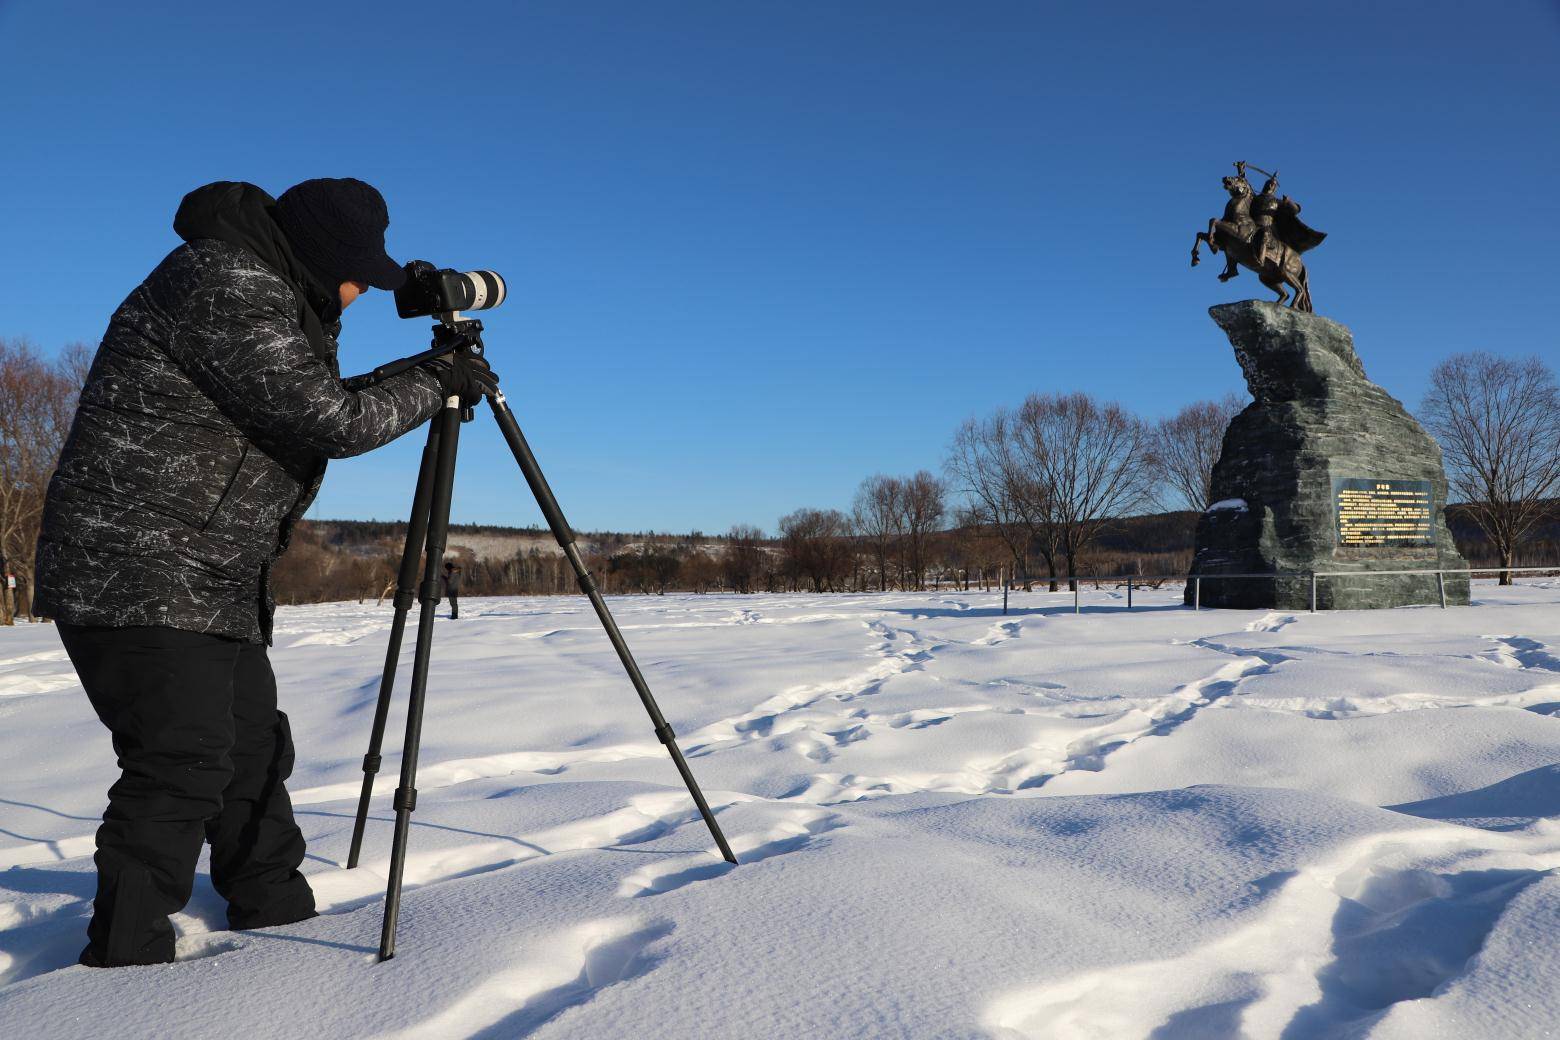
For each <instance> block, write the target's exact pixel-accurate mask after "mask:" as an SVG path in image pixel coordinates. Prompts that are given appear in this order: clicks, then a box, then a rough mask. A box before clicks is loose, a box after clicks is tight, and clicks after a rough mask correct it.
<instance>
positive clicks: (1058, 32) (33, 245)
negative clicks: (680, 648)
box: [0, 0, 1560, 531]
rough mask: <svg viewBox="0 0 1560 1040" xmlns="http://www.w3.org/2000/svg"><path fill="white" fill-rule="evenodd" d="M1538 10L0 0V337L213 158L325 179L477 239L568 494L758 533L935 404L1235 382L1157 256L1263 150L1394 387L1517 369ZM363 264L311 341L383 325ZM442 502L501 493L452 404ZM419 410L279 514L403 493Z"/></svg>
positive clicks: (491, 516) (105, 277)
mask: <svg viewBox="0 0 1560 1040" xmlns="http://www.w3.org/2000/svg"><path fill="white" fill-rule="evenodd" d="M1557 70H1560V8H1557V6H1556V4H1555V3H1554V2H1553V0H1493V2H1481V3H1467V2H1444V0H1442V2H1435V0H1428V2H1427V0H1415V2H1411V3H1409V2H1375V0H1372V2H1365V3H1362V2H1359V0H1350V2H1347V3H1335V2H1326V3H1308V4H1304V5H1272V4H1267V5H1255V4H1244V5H1238V4H1230V3H1228V2H1217V3H1183V2H1176V3H1158V2H1156V3H1135V4H1109V3H1092V4H1083V3H1065V4H1064V3H1049V4H1044V3H1038V2H1022V3H1020V2H1002V3H996V2H991V3H979V2H970V3H962V4H953V3H945V2H894V3H888V2H873V3H868V2H851V3H821V2H818V3H807V2H802V3H795V2H786V3H781V2H763V3H725V2H719V3H717V2H685V3H683V2H669V3H643V2H627V0H622V2H601V3H583V2H549V3H523V4H521V3H483V2H465V3H458V4H435V3H417V4H408V3H400V2H387V3H377V4H338V3H329V2H324V3H322V2H318V0H315V2H311V3H294V2H291V0H271V2H267V3H263V4H253V3H251V4H225V3H211V2H201V3H172V2H158V3H153V4H131V3H115V2H108V0H99V2H97V3H79V2H70V0H48V2H40V0H0V93H3V97H4V98H5V106H4V113H5V119H4V125H5V135H4V146H3V149H4V150H3V153H0V155H3V158H0V189H3V192H4V200H5V201H4V206H3V209H0V243H3V246H4V248H3V250H0V335H7V336H18V335H20V336H27V337H30V338H31V339H33V340H34V341H35V342H37V343H38V344H40V345H41V346H43V347H45V348H46V349H51V350H52V349H55V348H57V347H58V346H60V345H61V344H64V343H67V342H70V341H73V340H85V341H88V342H91V343H95V342H96V341H97V339H98V338H99V336H100V335H101V334H102V331H103V328H104V326H105V325H106V323H107V320H108V317H109V315H110V313H111V312H112V311H113V309H114V307H115V306H116V305H117V304H118V303H119V301H120V300H121V299H122V298H123V297H124V296H125V294H126V293H127V292H128V291H129V290H130V289H131V288H132V287H133V286H134V285H135V284H136V283H137V282H138V281H139V280H140V279H141V278H142V277H143V276H144V275H145V274H146V272H147V271H149V270H150V269H151V268H152V267H153V266H154V265H155V264H156V263H157V262H158V260H159V259H161V257H162V256H163V255H164V254H165V253H166V252H167V251H168V250H169V249H170V248H172V247H173V246H174V245H175V244H176V240H175V238H174V236H173V233H172V230H171V228H170V223H171V220H172V216H173V211H174V208H175V206H176V205H177V203H178V201H179V198H180V197H181V196H182V195H183V194H184V193H185V192H186V191H188V190H190V189H191V188H193V187H196V186H197V185H200V184H203V183H206V182H208V181H212V180H219V179H230V180H249V181H253V182H255V183H257V184H260V185H261V186H263V187H265V188H266V189H268V190H270V191H271V192H273V193H277V192H280V191H281V190H282V189H284V188H286V187H287V186H288V185H290V184H292V183H294V182H296V181H299V180H302V179H305V178H308V177H316V176H355V177H361V178H364V179H365V180H368V181H370V182H372V183H374V184H375V185H377V186H378V187H379V188H380V189H381V190H382V191H383V192H384V194H385V196H386V198H387V199H388V200H389V204H390V212H391V220H392V224H391V228H390V235H389V243H390V251H391V255H393V256H396V257H397V258H399V259H403V260H404V259H409V258H412V257H424V258H428V259H432V260H435V261H437V262H439V263H440V264H441V265H449V266H462V267H473V266H483V267H492V268H495V269H497V270H499V271H501V272H502V273H503V274H504V275H505V276H506V277H507V278H508V279H509V284H510V287H511V296H510V302H509V303H507V304H506V305H505V307H504V308H503V309H502V310H501V311H497V312H493V314H492V315H491V318H490V320H489V321H488V322H487V324H488V329H489V333H488V341H489V345H490V353H491V357H492V360H493V362H494V366H495V368H497V369H498V370H499V371H500V373H502V375H503V377H504V387H505V389H506V391H507V392H508V394H509V396H510V399H511V401H512V403H513V405H514V406H515V409H516V411H517V412H518V413H519V415H520V420H521V424H522V426H523V427H524V428H525V429H526V431H527V433H528V435H529V436H530V438H531V441H532V444H533V446H534V447H535V449H536V452H537V454H538V456H539V458H540V459H541V461H542V464H543V466H544V468H545V469H546V470H547V472H548V474H549V476H550V477H551V479H552V482H553V485H554V487H555V489H556V490H557V492H558V495H559V498H560V499H561V501H562V502H563V504H564V507H565V509H566V510H567V512H568V513H569V515H570V518H571V520H573V521H574V523H575V525H576V526H578V527H581V528H613V529H620V530H643V529H647V528H649V529H656V530H686V529H690V528H695V527H697V528H701V529H703V530H705V531H720V530H724V529H725V528H726V527H728V526H729V525H731V524H732V523H736V522H751V523H757V524H759V525H761V526H763V527H765V528H767V529H771V530H772V529H773V528H774V526H775V522H776V519H777V518H778V517H779V516H780V515H781V514H782V513H785V512H787V511H788V510H790V509H792V508H795V507H797V506H803V505H815V506H839V507H844V506H846V505H848V503H849V500H850V497H851V494H852V492H853V490H854V488H855V486H856V484H857V483H858V482H859V481H860V480H861V478H862V477H864V476H866V475H868V474H870V473H873V472H878V471H882V472H889V473H901V472H910V471H913V470H915V469H917V468H919V467H923V466H926V467H931V468H933V469H935V468H937V467H938V465H939V463H940V460H941V459H942V457H943V454H944V450H945V448H946V445H947V442H948V439H949V435H950V434H951V432H952V431H953V429H954V427H955V426H956V425H957V424H958V423H959V422H960V421H961V420H962V419H964V418H965V417H967V416H969V415H971V414H976V413H981V412H984V411H987V410H989V409H991V408H993V407H995V406H997V405H1001V404H1007V403H1013V402H1015V401H1017V400H1018V399H1020V398H1021V397H1022V396H1023V395H1024V394H1026V393H1028V392H1030V391H1037V390H1062V391H1065V390H1073V389H1081V390H1086V391H1090V392H1092V393H1095V394H1098V395H1101V396H1103V397H1108V398H1114V399H1117V400H1120V401H1122V402H1124V403H1125V404H1127V405H1128V406H1130V407H1132V408H1134V409H1136V410H1137V411H1139V412H1141V413H1143V414H1145V415H1148V416H1151V417H1153V416H1159V415H1163V414H1166V413H1169V412H1173V411H1175V410H1176V409H1177V408H1178V407H1179V406H1181V405H1182V404H1184V403H1187V402H1189V401H1192V400H1195V399H1197V398H1200V397H1209V396H1216V395H1218V394H1221V393H1223V392H1225V391H1228V390H1236V389H1240V388H1241V384H1240V380H1239V373H1238V370H1237V368H1236V366H1235V363H1234V361H1233V359H1232V357H1231V353H1230V349H1229V346H1228V343H1227V342H1226V341H1225V340H1224V338H1223V337H1222V336H1221V334H1220V333H1219V331H1218V330H1217V328H1216V327H1215V326H1214V325H1213V324H1212V322H1211V321H1210V320H1209V319H1208V317H1207V314H1206V308H1207V307H1208V306H1209V305H1210V304H1213V303H1217V302H1221V301H1224V300H1229V299H1238V298H1243V297H1248V296H1263V297H1264V298H1265V296H1266V293H1265V290H1262V289H1261V287H1260V285H1258V284H1257V283H1256V281H1255V280H1254V279H1253V278H1252V277H1251V275H1250V274H1243V275H1242V277H1241V279H1240V280H1239V281H1237V282H1233V283H1230V284H1229V285H1227V286H1221V285H1220V284H1219V283H1218V282H1217V281H1216V280H1215V278H1214V275H1215V273H1216V272H1217V270H1218V265H1217V264H1216V263H1209V262H1206V261H1205V263H1204V265H1203V266H1202V267H1199V268H1197V269H1196V270H1195V271H1194V270H1191V269H1190V268H1189V267H1188V255H1189V251H1190V249H1191V244H1192V235H1193V233H1194V232H1195V231H1196V230H1197V229H1198V228H1199V227H1202V226H1204V225H1205V223H1206V221H1207V219H1208V217H1210V216H1213V215H1215V214H1217V213H1218V212H1219V211H1220V208H1221V205H1222V199H1223V195H1222V192H1221V191H1220V188H1219V178H1220V177H1221V176H1223V175H1224V174H1225V173H1227V172H1229V170H1230V165H1229V164H1230V163H1231V161H1233V160H1235V159H1244V160H1248V161H1250V162H1252V163H1255V164H1256V165H1258V166H1263V167H1267V168H1270V169H1271V168H1272V167H1273V166H1275V165H1276V166H1277V167H1278V168H1279V169H1280V170H1281V171H1282V173H1283V175H1284V176H1283V187H1284V190H1285V191H1287V192H1289V193H1290V194H1292V195H1294V196H1295V197H1296V198H1298V199H1299V200H1300V201H1301V202H1303V203H1304V205H1305V218H1306V219H1307V220H1308V221H1309V222H1310V223H1311V224H1312V225H1313V226H1315V227H1317V228H1318V229H1320V230H1323V231H1326V232H1328V233H1329V235H1330V237H1329V238H1328V240H1327V242H1326V243H1325V244H1324V245H1323V246H1322V247H1321V248H1319V249H1318V250H1317V251H1316V252H1314V253H1312V254H1310V257H1311V266H1312V278H1311V281H1312V287H1313V290H1314V293H1315V297H1316V302H1317V309H1318V311H1319V312H1320V313H1322V314H1325V315H1327V316H1328V317H1331V318H1335V319H1337V320H1339V321H1342V322H1344V323H1346V324H1348V325H1350V326H1351V327H1353V329H1354V331H1355V335H1356V340H1357V343H1358V345H1359V347H1360V351H1361V354H1362V356H1363V358H1364V361H1365V365H1366V368H1367V371H1368V372H1369V373H1370V374H1371V375H1372V377H1373V378H1375V379H1376V380H1377V381H1378V382H1380V383H1382V384H1383V385H1384V386H1385V387H1386V388H1387V389H1388V390H1389V391H1390V392H1391V393H1393V394H1394V395H1396V396H1398V397H1399V398H1401V399H1403V400H1404V401H1406V402H1407V403H1408V404H1409V405H1410V406H1414V405H1416V404H1417V403H1418V401H1419V398H1420V396H1421V394H1422V393H1423V390H1424V386H1425V381H1426V373H1427V371H1428V369H1429V367H1430V366H1431V365H1432V364H1434V363H1435V362H1436V361H1437V360H1439V359H1440V358H1442V357H1444V356H1445V355H1447V354H1449V353H1452V352H1455V351H1459V350H1466V349H1474V348H1483V349H1489V350H1493V351H1496V352H1501V353H1520V354H1532V353H1538V354H1540V355H1543V356H1545V357H1547V358H1548V359H1549V360H1550V361H1551V362H1552V363H1560V333H1557V331H1556V327H1557V326H1556V311H1555V302H1556V299H1557V295H1560V293H1557V286H1560V279H1557V277H1556V275H1555V274H1554V272H1553V265H1554V264H1555V263H1556V262H1557V261H1556V249H1555V242H1556V232H1557V230H1560V201H1557V200H1560V191H1557V189H1556V188H1555V186H1554V183H1553V182H1554V180H1555V178H1556V176H1557V174H1560V134H1557V127H1560V71H1557ZM426 341H427V328H426V325H425V324H424V323H422V322H401V321H397V320H396V319H395V317H394V311H393V308H392V306H391V302H390V300H389V298H388V296H387V295H386V294H383V293H371V294H370V295H369V296H368V297H366V298H365V300H364V301H362V302H360V303H358V304H357V305H355V306H354V307H353V309H352V310H351V311H350V312H349V314H348V321H347V327H346V331H345V333H344V336H343V350H342V354H343V364H344V368H345V369H346V370H348V371H361V370H363V369H366V368H368V367H371V366H372V365H373V364H375V363H377V362H380V361H383V360H386V359H389V358H392V357H397V356H401V355H403V354H408V353H412V352H414V351H416V350H419V349H422V348H423V347H424V346H425V345H426ZM466 434H467V435H466V437H465V438H464V441H463V443H464V444H465V447H466V452H465V462H464V466H463V468H462V472H461V477H460V480H459V482H458V486H457V506H456V516H457V519H459V520H466V521H486V522H495V523H514V524H522V523H532V522H536V521H537V519H538V517H537V514H536V511H535V507H534V505H533V504H532V503H531V501H530V499H529V496H528V494H527V492H526V491H525V488H524V485H523V483H522V482H521V481H520V479H519V476H518V474H517V473H516V472H515V470H514V467H513V463H512V462H511V460H510V459H509V457H508V455H507V453H505V451H504V448H503V445H502V442H501V440H500V439H499V437H498V434H497V431H496V430H495V429H493V428H492V424H491V422H489V421H487V420H486V419H485V418H479V424H478V425H473V426H470V427H468V428H467V430H466ZM415 441H420V436H414V437H408V438H406V439H405V440H403V441H402V442H400V443H398V444H396V445H393V446H391V447H390V448H387V449H385V450H383V451H380V452H377V453H374V454H373V455H370V456H368V457H366V458H364V459H361V460H354V461H350V462H346V463H337V464H334V465H333V467H332V470H331V475H330V477H329V478H328V479H327V482H326V485H325V490H324V493H323V494H322V496H321V498H320V501H319V504H318V505H317V506H316V507H315V509H314V510H312V511H311V515H314V516H317V517H379V518H393V517H400V516H403V515H404V514H405V512H406V511H407V509H408V506H409V500H410V494H411V483H412V477H413V473H414V471H415V467H416V459H417V453H418V444H417V443H413V442H415Z"/></svg>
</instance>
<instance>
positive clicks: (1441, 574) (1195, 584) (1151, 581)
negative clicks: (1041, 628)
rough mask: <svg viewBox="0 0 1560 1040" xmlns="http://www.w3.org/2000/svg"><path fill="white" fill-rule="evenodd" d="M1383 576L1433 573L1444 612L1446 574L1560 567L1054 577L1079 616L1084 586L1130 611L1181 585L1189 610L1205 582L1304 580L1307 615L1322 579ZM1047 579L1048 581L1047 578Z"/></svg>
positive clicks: (1196, 606) (1198, 603)
mask: <svg viewBox="0 0 1560 1040" xmlns="http://www.w3.org/2000/svg"><path fill="white" fill-rule="evenodd" d="M1386 574H1434V575H1435V585H1436V591H1437V593H1438V595H1439V596H1440V600H1441V608H1442V609H1443V610H1444V609H1446V606H1447V603H1446V576H1447V575H1448V574H1464V575H1467V577H1468V580H1469V581H1470V582H1472V580H1473V576H1474V575H1475V574H1491V575H1499V574H1550V575H1554V576H1556V577H1560V564H1557V565H1553V566H1549V567H1441V568H1423V569H1418V570H1380V571H1376V570H1370V571H1269V572H1266V573H1256V574H1080V575H1077V576H1075V577H1068V578H1058V579H1057V580H1058V581H1066V582H1068V583H1069V584H1071V585H1072V594H1073V613H1074V614H1081V613H1083V602H1082V596H1083V593H1082V589H1083V586H1084V585H1086V584H1092V585H1093V586H1094V587H1095V588H1096V589H1098V588H1099V587H1100V585H1102V584H1114V585H1115V586H1116V587H1117V588H1120V587H1121V586H1122V585H1126V587H1127V605H1126V609H1127V610H1131V609H1132V591H1133V589H1134V588H1156V589H1157V588H1159V586H1160V585H1162V584H1164V583H1165V582H1167V581H1173V582H1185V583H1187V584H1189V585H1190V586H1191V588H1192V609H1193V610H1201V609H1202V583H1203V581H1204V580H1205V579H1206V580H1208V581H1224V580H1226V579H1229V580H1234V581H1240V580H1245V579H1264V580H1267V581H1272V580H1275V579H1278V578H1289V579H1296V580H1307V581H1309V582H1310V585H1311V613H1313V614H1315V613H1316V612H1317V588H1318V580H1319V579H1322V578H1372V577H1375V576H1377V575H1386ZM1047 580H1048V579H1047ZM1011 588H1012V585H1011V583H1009V582H1006V581H1004V582H1003V585H1002V613H1003V614H1006V613H1007V612H1008V592H1009V590H1010V589H1011Z"/></svg>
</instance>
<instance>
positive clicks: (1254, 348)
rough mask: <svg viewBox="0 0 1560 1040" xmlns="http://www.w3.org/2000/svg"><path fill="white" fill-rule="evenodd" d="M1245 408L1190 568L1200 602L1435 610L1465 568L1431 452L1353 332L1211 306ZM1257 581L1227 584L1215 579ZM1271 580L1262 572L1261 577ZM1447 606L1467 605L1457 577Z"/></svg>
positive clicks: (1278, 314) (1311, 319)
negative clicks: (1369, 373) (1377, 379)
mask: <svg viewBox="0 0 1560 1040" xmlns="http://www.w3.org/2000/svg"><path fill="white" fill-rule="evenodd" d="M1209 313H1210V314H1212V316H1213V320H1214V321H1215V322H1217V323H1218V324H1219V326H1220V328H1222V329H1223V330H1224V332H1225V334H1226V335H1228V336H1229V339H1230V343H1231V344H1232V345H1233V346H1234V348H1235V357H1236V360H1237V361H1239V363H1240V367H1241V371H1242V372H1243V373H1244V375H1245V377H1246V385H1247V387H1248V388H1249V389H1250V390H1251V396H1252V398H1253V401H1252V403H1251V404H1250V405H1249V406H1247V408H1246V409H1245V411H1243V412H1241V413H1240V415H1238V416H1236V417H1235V419H1234V420H1233V421H1232V422H1231V423H1230V426H1229V429H1228V430H1227V431H1226V432H1225V435H1224V447H1223V451H1222V453H1221V455H1220V458H1219V461H1218V464H1217V465H1216V466H1215V467H1214V471H1213V498H1214V503H1213V505H1212V506H1210V507H1209V509H1208V510H1207V511H1206V512H1205V513H1204V514H1203V516H1202V518H1201V519H1200V520H1199V521H1198V525H1197V543H1196V545H1197V548H1196V554H1195V556H1194V558H1193V562H1192V568H1191V573H1192V574H1193V575H1196V576H1198V577H1199V579H1200V582H1199V584H1200V590H1197V591H1195V592H1194V589H1193V587H1192V583H1190V582H1188V586H1187V601H1188V602H1191V601H1192V599H1193V597H1194V595H1195V596H1197V597H1198V598H1200V600H1201V603H1202V605H1203V606H1211V607H1239V608H1244V609H1256V608H1271V609H1279V610H1304V609H1308V608H1309V607H1310V606H1311V595H1312V583H1311V575H1312V574H1317V575H1329V574H1330V573H1331V572H1338V571H1343V572H1348V573H1346V574H1344V575H1336V576H1323V577H1318V578H1317V579H1316V605H1317V607H1319V608H1322V609H1374V608H1381V607H1397V606H1405V605H1409V604H1415V603H1427V604H1439V603H1441V602H1442V592H1443V587H1442V584H1441V583H1439V582H1438V581H1437V577H1436V575H1434V574H1382V573H1374V572H1381V571H1397V570H1438V569H1447V568H1460V567H1466V566H1467V564H1466V562H1465V561H1464V560H1463V558H1462V556H1461V555H1459V554H1458V552H1457V547H1456V545H1455V544H1454V543H1453V541H1452V536H1451V532H1450V531H1449V530H1448V529H1447V527H1446V518H1445V512H1444V511H1445V506H1446V475H1445V472H1444V471H1443V469H1442V466H1441V450H1440V446H1439V445H1437V444H1436V442H1435V440H1434V439H1433V438H1431V437H1430V435H1429V434H1427V433H1426V432H1425V431H1424V429H1423V428H1422V427H1421V426H1420V425H1419V423H1418V422H1416V421H1415V420H1414V418H1413V417H1412V416H1411V415H1409V414H1408V412H1407V411H1406V410H1405V409H1404V408H1403V406H1402V405H1401V404H1400V403H1399V402H1398V401H1397V400H1396V399H1394V398H1393V397H1392V396H1391V395H1389V394H1388V393H1387V392H1386V391H1385V390H1382V389H1381V388H1380V387H1379V386H1377V385H1376V384H1374V383H1372V382H1371V381H1370V380H1369V379H1367V378H1366V377H1365V369H1364V366H1363V365H1361V364H1360V359H1359V356H1358V355H1357V354H1356V353H1355V351H1354V343H1353V337H1352V336H1351V335H1350V333H1349V330H1348V329H1347V328H1345V327H1344V326H1342V325H1340V324H1338V323H1337V322H1334V321H1329V320H1328V319H1326V318H1321V317H1317V316H1316V315H1314V314H1305V313H1301V312H1298V311H1295V310H1292V309H1289V308H1286V307H1281V306H1279V305H1277V304H1273V303H1266V302H1261V301H1257V300H1247V301H1243V302H1240V303H1230V304H1223V305H1221V306H1218V307H1213V308H1211V309H1210V311H1209ZM1237 574H1239V575H1260V577H1240V578H1237V577H1233V576H1232V577H1223V578H1221V577H1220V576H1221V575H1237ZM1267 575H1272V577H1267ZM1444 593H1445V602H1446V603H1447V604H1448V605H1461V604H1466V603H1467V602H1468V580H1467V577H1466V576H1465V575H1448V576H1446V577H1445V580H1444Z"/></svg>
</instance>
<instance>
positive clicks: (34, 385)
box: [0, 339, 91, 623]
mask: <svg viewBox="0 0 1560 1040" xmlns="http://www.w3.org/2000/svg"><path fill="white" fill-rule="evenodd" d="M89 367H91V353H90V352H89V351H88V350H87V348H86V347H85V346H83V345H82V344H79V343H77V344H72V345H71V346H68V347H66V348H65V349H64V350H63V351H61V353H60V356H59V357H58V358H57V359H56V360H54V361H49V360H46V359H45V358H43V357H41V356H40V355H39V354H38V352H37V350H36V349H35V348H34V347H33V346H32V345H31V344H30V343H28V342H27V341H25V340H3V339H0V561H3V563H4V564H5V567H7V568H9V569H10V571H11V573H13V574H15V575H16V576H17V578H18V579H19V584H20V585H21V586H22V590H20V591H25V594H26V595H25V598H24V600H23V602H22V604H18V606H25V608H26V612H27V615H28V616H29V617H31V616H32V598H33V597H32V589H33V568H34V565H35V563H36V560H35V559H34V557H35V554H36V553H37V546H38V528H39V525H40V523H41V522H42V519H43V501H44V496H45V494H46V493H47V491H48V486H49V478H50V477H51V476H52V475H53V473H54V465H55V463H56V462H58V461H59V457H60V449H61V448H62V447H64V445H65V437H66V435H67V434H68V433H69V432H70V424H71V420H72V419H73V418H74V416H75V414H76V400H77V398H78V397H79V396H80V394H81V385H82V383H84V382H85V381H86V378H87V369H88V368H89ZM0 615H3V617H0V620H3V621H4V622H5V623H10V620H11V605H10V604H9V603H5V604H3V605H0Z"/></svg>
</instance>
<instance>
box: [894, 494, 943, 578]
mask: <svg viewBox="0 0 1560 1040" xmlns="http://www.w3.org/2000/svg"><path fill="white" fill-rule="evenodd" d="M946 497H947V488H946V487H945V486H944V484H943V482H942V481H940V480H938V479H937V478H936V477H934V476H932V475H931V474H930V473H928V472H927V471H926V470H924V469H923V470H921V471H920V472H918V473H916V474H915V476H913V477H908V478H906V479H905V480H903V481H900V495H899V530H900V533H901V535H902V537H903V542H904V559H905V565H906V569H907V570H908V574H909V579H910V581H907V582H906V583H905V584H906V587H908V586H909V584H910V582H914V584H915V588H917V589H920V588H923V587H924V586H925V585H926V564H927V547H928V544H929V542H930V540H931V538H932V536H933V534H935V533H936V532H937V531H939V530H941V528H942V521H943V516H944V514H945V513H946V509H947V507H946V502H945V499H946Z"/></svg>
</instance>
